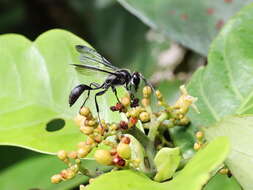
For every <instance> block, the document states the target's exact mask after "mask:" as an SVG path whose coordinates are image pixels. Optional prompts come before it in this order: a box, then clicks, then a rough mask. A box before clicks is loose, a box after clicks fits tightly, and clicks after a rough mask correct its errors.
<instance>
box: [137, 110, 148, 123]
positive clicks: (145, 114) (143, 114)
mask: <svg viewBox="0 0 253 190" xmlns="http://www.w3.org/2000/svg"><path fill="white" fill-rule="evenodd" d="M139 118H140V120H141V121H142V122H143V123H145V122H148V121H150V115H149V113H148V112H141V114H140V115H139Z"/></svg>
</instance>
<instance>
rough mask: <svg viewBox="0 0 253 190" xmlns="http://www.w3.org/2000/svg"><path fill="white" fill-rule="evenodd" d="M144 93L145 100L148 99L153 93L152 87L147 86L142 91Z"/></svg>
mask: <svg viewBox="0 0 253 190" xmlns="http://www.w3.org/2000/svg"><path fill="white" fill-rule="evenodd" d="M142 93H143V96H144V97H145V98H148V97H149V96H150V94H151V93H152V90H151V88H150V86H145V87H144V88H143V90H142Z"/></svg>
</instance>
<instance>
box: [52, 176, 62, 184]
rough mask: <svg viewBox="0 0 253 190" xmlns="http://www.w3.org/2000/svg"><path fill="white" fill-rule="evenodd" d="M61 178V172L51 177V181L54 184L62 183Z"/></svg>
mask: <svg viewBox="0 0 253 190" xmlns="http://www.w3.org/2000/svg"><path fill="white" fill-rule="evenodd" d="M61 180H62V178H61V175H60V174H56V175H53V176H52V177H51V183H53V184H56V183H60V182H61Z"/></svg>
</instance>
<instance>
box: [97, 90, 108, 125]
mask: <svg viewBox="0 0 253 190" xmlns="http://www.w3.org/2000/svg"><path fill="white" fill-rule="evenodd" d="M107 90H108V89H105V90H103V91H100V92H98V93H96V94H95V105H96V110H97V113H98V121H99V123H100V124H101V120H100V115H99V107H98V102H97V96H102V95H103V94H104V93H105V92H106V91H107Z"/></svg>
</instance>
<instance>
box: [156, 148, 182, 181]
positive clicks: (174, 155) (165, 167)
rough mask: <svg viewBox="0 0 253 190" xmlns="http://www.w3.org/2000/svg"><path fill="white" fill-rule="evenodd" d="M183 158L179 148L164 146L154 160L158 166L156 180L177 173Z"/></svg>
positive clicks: (165, 178) (162, 179)
mask: <svg viewBox="0 0 253 190" xmlns="http://www.w3.org/2000/svg"><path fill="white" fill-rule="evenodd" d="M180 160H181V156H180V149H179V148H167V147H165V148H162V149H161V150H159V152H158V153H157V154H156V156H155V159H154V162H155V165H156V168H157V174H156V175H155V177H154V180H155V181H158V182H160V181H164V180H167V179H170V178H171V177H172V176H173V174H174V173H175V171H176V169H177V168H178V166H179V163H180Z"/></svg>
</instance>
